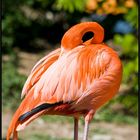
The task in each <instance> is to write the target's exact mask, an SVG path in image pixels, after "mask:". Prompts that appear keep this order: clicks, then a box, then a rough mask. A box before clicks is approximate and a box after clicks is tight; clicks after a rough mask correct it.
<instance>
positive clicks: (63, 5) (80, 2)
mask: <svg viewBox="0 0 140 140" xmlns="http://www.w3.org/2000/svg"><path fill="white" fill-rule="evenodd" d="M85 3H86V0H57V1H56V8H57V9H58V10H61V9H64V10H65V11H69V12H70V13H73V12H74V11H75V10H77V11H81V12H83V11H84V8H85Z"/></svg>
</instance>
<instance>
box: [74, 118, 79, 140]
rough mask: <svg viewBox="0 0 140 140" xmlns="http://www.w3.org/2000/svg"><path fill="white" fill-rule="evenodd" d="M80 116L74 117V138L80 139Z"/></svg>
mask: <svg viewBox="0 0 140 140" xmlns="http://www.w3.org/2000/svg"><path fill="white" fill-rule="evenodd" d="M78 120H79V119H78V118H76V117H75V118H74V140H78Z"/></svg>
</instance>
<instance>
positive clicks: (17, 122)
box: [6, 100, 63, 140]
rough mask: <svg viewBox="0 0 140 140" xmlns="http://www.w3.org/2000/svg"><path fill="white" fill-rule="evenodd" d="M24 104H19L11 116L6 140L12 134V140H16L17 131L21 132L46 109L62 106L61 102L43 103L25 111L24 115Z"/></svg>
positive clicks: (8, 139)
mask: <svg viewBox="0 0 140 140" xmlns="http://www.w3.org/2000/svg"><path fill="white" fill-rule="evenodd" d="M24 102H25V101H24V100H23V102H22V103H21V105H20V106H19V108H18V109H17V111H16V113H15V114H14V116H13V119H12V121H11V123H10V125H9V128H8V132H7V139H6V140H10V136H11V134H12V133H13V140H18V135H17V131H20V130H23V129H24V128H25V127H26V126H27V125H28V124H29V123H30V122H32V121H33V120H34V119H36V118H38V117H39V116H41V115H43V114H45V113H46V109H48V108H51V107H54V106H58V105H61V104H63V103H62V102H58V103H54V104H48V103H43V104H41V105H39V106H37V107H35V108H33V109H32V110H31V111H29V110H28V111H26V113H24V112H25V110H27V108H25V106H24V105H25V103H24ZM26 106H27V105H26ZM21 108H22V109H23V110H22V109H21Z"/></svg>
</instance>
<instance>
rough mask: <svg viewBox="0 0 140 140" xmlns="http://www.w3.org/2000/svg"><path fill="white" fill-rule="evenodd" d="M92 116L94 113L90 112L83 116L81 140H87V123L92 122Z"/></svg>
mask: <svg viewBox="0 0 140 140" xmlns="http://www.w3.org/2000/svg"><path fill="white" fill-rule="evenodd" d="M93 115H94V111H93V110H90V111H89V112H88V113H87V114H86V115H85V128H84V139H83V140H87V139H88V130H89V123H90V121H91V120H92V118H93Z"/></svg>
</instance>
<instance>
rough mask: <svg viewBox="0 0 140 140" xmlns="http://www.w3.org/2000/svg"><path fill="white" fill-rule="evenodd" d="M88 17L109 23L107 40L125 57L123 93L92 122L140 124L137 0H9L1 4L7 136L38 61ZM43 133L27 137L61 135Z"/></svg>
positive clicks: (56, 119) (52, 119) (48, 119)
mask: <svg viewBox="0 0 140 140" xmlns="http://www.w3.org/2000/svg"><path fill="white" fill-rule="evenodd" d="M84 21H96V22H98V23H100V24H101V25H102V26H103V27H104V29H105V39H104V42H106V43H107V44H108V45H109V46H110V47H112V48H113V49H115V50H116V51H117V52H118V54H119V56H120V58H121V60H122V62H123V80H122V84H121V87H120V90H119V94H118V95H117V96H116V97H115V98H114V99H113V100H111V101H110V102H109V103H107V104H106V105H105V106H104V107H102V108H101V109H100V110H99V111H98V112H97V114H96V115H95V118H94V120H93V126H94V123H95V124H96V123H97V124H98V123H100V122H106V123H112V124H114V123H115V124H123V125H136V126H137V115H138V42H137V36H138V33H137V31H138V30H137V29H138V4H137V2H136V1H135V0H20V1H19V0H5V1H3V4H2V35H3V36H2V105H3V106H2V111H3V119H4V120H5V121H3V138H4V137H5V133H6V130H7V127H8V123H9V121H10V119H11V117H12V116H10V115H12V114H13V113H14V111H15V110H16V108H17V107H18V105H19V104H20V102H21V100H20V93H21V90H22V87H23V85H24V82H25V80H26V78H27V76H28V74H29V73H30V70H31V68H32V67H33V65H34V64H35V63H36V62H37V61H38V60H39V59H40V58H41V57H43V56H44V55H46V54H48V53H49V52H50V51H51V50H53V49H55V48H57V47H60V41H61V38H62V36H63V34H64V33H65V32H66V30H68V29H69V28H70V27H71V26H73V25H75V24H77V23H79V22H84ZM9 116H10V117H9ZM42 120H43V121H44V122H46V123H48V122H50V123H54V122H59V123H62V124H63V123H64V124H65V123H67V124H71V125H72V123H73V121H72V119H71V118H69V119H67V118H65V117H55V116H54V117H50V116H46V117H43V119H42ZM81 124H83V120H82V119H81ZM46 125H47V124H46ZM97 126H98V125H97ZM94 129H95V128H94ZM52 131H53V128H52ZM103 131H104V130H103ZM38 132H39V129H38ZM96 132H97V133H100V129H99V130H98V129H97V130H94V132H93V133H96ZM40 133H41V132H40ZM40 133H39V134H38V133H37V134H34V135H33V133H32V135H30V138H29V136H28V133H27V136H28V137H27V138H26V139H30V140H31V139H34V140H39V139H45V138H48V139H56V137H54V138H53V137H52V136H53V134H52V135H45V136H44V135H42V134H40ZM106 133H107V132H105V134H106ZM31 136H32V137H31ZM25 137H26V135H25V136H23V139H24V138H25ZM62 138H63V137H62ZM62 138H61V139H62ZM65 138H67V136H65V137H64V139H65ZM94 139H95V138H94ZM117 140H119V139H117ZM120 140H121V139H120ZM127 140H129V138H128V139H127ZM131 140H132V139H131Z"/></svg>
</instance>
